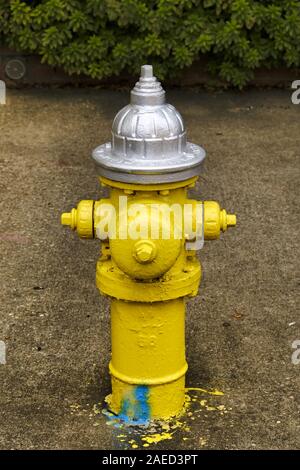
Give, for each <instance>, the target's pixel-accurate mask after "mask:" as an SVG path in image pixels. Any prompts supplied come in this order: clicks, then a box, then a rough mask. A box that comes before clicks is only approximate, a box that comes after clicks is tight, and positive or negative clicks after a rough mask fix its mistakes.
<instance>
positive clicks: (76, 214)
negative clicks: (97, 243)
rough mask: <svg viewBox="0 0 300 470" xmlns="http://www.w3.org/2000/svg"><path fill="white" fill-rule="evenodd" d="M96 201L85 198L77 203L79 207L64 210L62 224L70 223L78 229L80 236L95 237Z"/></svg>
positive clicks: (73, 228) (71, 226) (73, 227)
mask: <svg viewBox="0 0 300 470" xmlns="http://www.w3.org/2000/svg"><path fill="white" fill-rule="evenodd" d="M93 212H94V201H92V200H83V201H80V202H79V204H78V205H77V209H72V210H71V212H64V213H63V214H62V215H61V223H62V225H69V226H70V228H71V229H72V230H75V229H76V231H77V233H78V236H79V237H80V238H94V223H93V222H94V216H93Z"/></svg>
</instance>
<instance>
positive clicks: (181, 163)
mask: <svg viewBox="0 0 300 470" xmlns="http://www.w3.org/2000/svg"><path fill="white" fill-rule="evenodd" d="M93 158H94V159H95V161H96V162H97V163H98V165H99V172H100V175H102V176H105V177H107V178H110V179H112V180H114V181H122V182H125V183H138V184H156V183H167V182H173V181H174V182H176V181H184V180H186V179H189V178H191V177H193V176H196V175H198V174H199V172H200V166H201V163H202V161H203V160H204V158H205V151H204V149H203V148H202V147H200V146H198V145H195V144H192V143H190V142H187V141H186V130H185V126H184V123H183V120H182V117H181V115H180V114H179V112H178V111H177V110H176V109H175V108H174V106H172V105H170V104H167V103H166V102H165V91H164V90H163V88H162V86H161V84H160V83H159V82H158V80H157V79H156V77H154V76H153V71H152V66H151V65H143V66H142V68H141V77H140V79H139V81H138V82H137V83H136V85H135V87H134V89H133V90H132V91H131V102H130V104H129V105H127V106H125V107H124V108H122V109H121V110H120V111H119V112H118V113H117V115H116V117H115V119H114V122H113V125H112V140H111V142H108V143H106V144H104V145H100V146H99V147H97V148H96V149H95V150H94V151H93ZM136 175H139V177H138V178H137V177H136Z"/></svg>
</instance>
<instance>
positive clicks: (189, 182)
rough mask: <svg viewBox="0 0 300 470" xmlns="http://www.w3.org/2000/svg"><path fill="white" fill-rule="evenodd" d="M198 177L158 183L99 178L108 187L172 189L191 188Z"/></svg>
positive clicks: (154, 189) (148, 189) (134, 189)
mask: <svg viewBox="0 0 300 470" xmlns="http://www.w3.org/2000/svg"><path fill="white" fill-rule="evenodd" d="M197 179H198V177H197V176H193V178H189V179H188V180H185V181H176V182H173V183H160V184H132V183H122V182H121V181H113V180H110V179H108V178H105V177H104V176H100V178H99V180H100V183H101V184H102V185H103V186H109V187H110V188H117V189H123V190H126V189H127V190H129V191H131V192H132V191H171V190H172V189H178V188H187V187H188V188H193V187H194V186H195V183H196V181H197Z"/></svg>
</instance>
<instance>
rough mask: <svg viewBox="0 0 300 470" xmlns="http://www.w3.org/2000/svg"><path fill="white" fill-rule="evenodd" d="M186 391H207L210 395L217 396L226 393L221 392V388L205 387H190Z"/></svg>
mask: <svg viewBox="0 0 300 470" xmlns="http://www.w3.org/2000/svg"><path fill="white" fill-rule="evenodd" d="M185 390H186V392H193V391H194V392H201V393H207V394H208V395H215V396H223V395H224V393H223V392H221V391H220V390H205V388H199V387H188V388H186V389H185Z"/></svg>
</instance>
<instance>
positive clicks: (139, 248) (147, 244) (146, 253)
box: [133, 240, 157, 264]
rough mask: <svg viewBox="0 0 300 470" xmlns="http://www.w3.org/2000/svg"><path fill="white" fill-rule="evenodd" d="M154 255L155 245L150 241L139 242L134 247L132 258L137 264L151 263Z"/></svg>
mask: <svg viewBox="0 0 300 470" xmlns="http://www.w3.org/2000/svg"><path fill="white" fill-rule="evenodd" d="M156 253H157V249H156V245H155V243H153V242H152V241H151V240H140V241H138V242H137V243H136V244H135V245H134V251H133V256H134V257H135V259H136V260H137V262H138V263H141V264H146V263H151V261H153V260H154V258H155V256H156Z"/></svg>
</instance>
